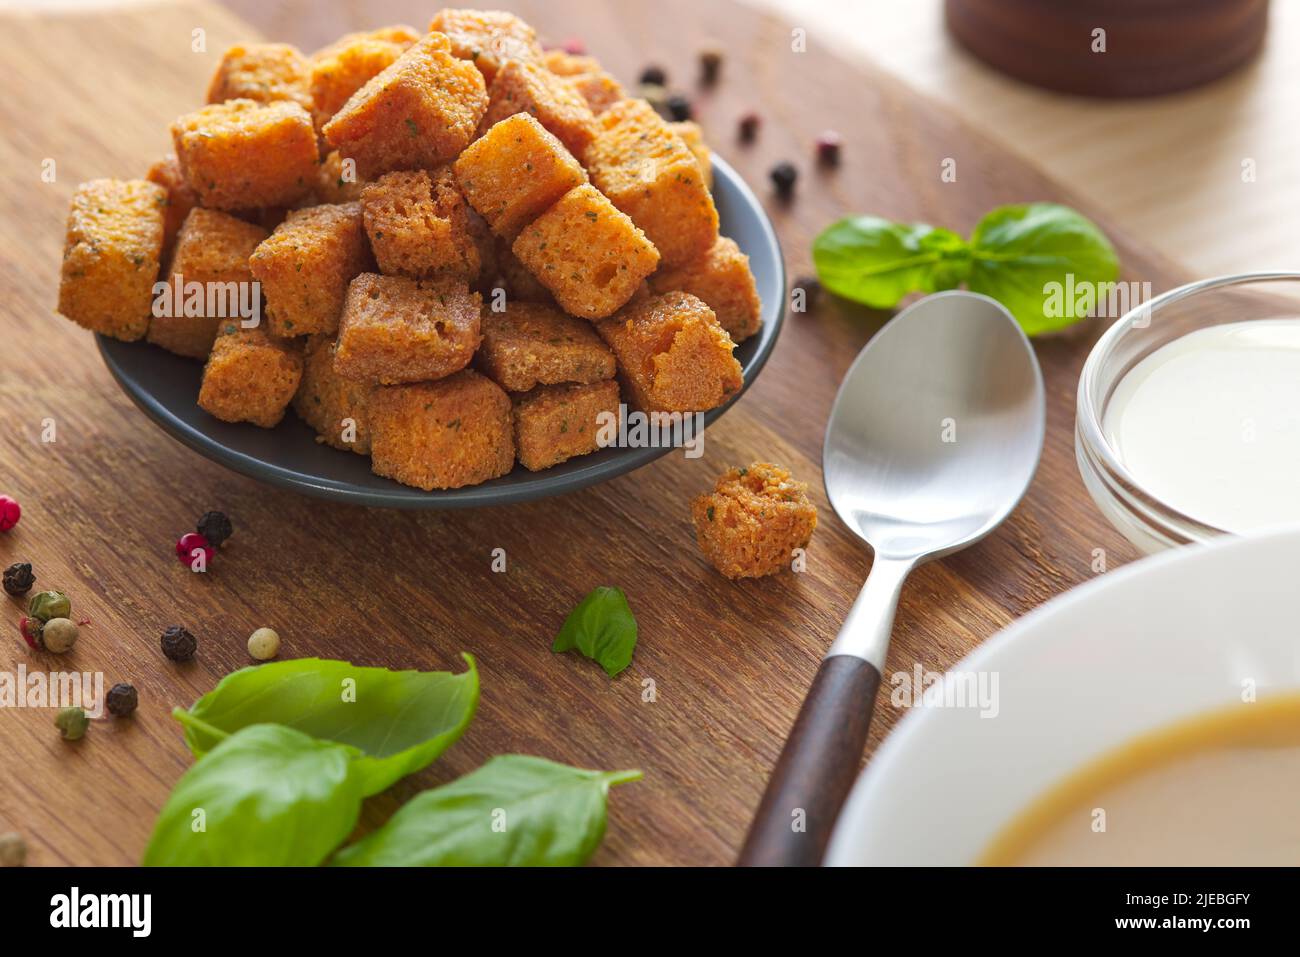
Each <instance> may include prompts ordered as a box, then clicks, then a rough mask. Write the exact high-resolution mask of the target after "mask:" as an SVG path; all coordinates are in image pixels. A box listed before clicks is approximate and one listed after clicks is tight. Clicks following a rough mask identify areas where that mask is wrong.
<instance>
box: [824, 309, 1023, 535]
mask: <svg viewBox="0 0 1300 957" xmlns="http://www.w3.org/2000/svg"><path fill="white" fill-rule="evenodd" d="M1044 415H1045V413H1044V403H1043V379H1042V373H1041V372H1040V371H1039V368H1038V363H1037V361H1036V360H1035V358H1034V354H1033V349H1032V347H1031V346H1030V345H1029V340H1027V339H1026V338H1025V334H1024V333H1023V332H1022V331H1021V329H1020V326H1019V325H1018V324H1017V323H1016V322H1015V320H1014V319H1012V318H1011V316H1010V315H1009V314H1008V313H1007V311H1006V309H1005V308H1003V307H1002V305H1001V304H999V303H998V302H996V301H995V300H993V299H989V298H988V297H987V296H981V295H978V294H976V293H969V292H959V291H953V292H941V293H936V294H935V295H933V296H929V297H927V298H925V299H922V300H921V301H920V302H918V303H916V304H915V305H914V306H912V307H910V308H909V309H906V310H904V311H903V312H901V313H899V315H898V316H897V317H896V318H895V319H894V320H893V321H891V322H889V323H888V324H886V325H885V327H884V328H883V329H881V330H880V332H879V333H877V334H876V335H875V337H874V338H872V340H871V341H870V342H869V343H868V344H867V346H866V348H864V349H863V350H862V352H861V353H859V354H858V357H857V359H855V360H854V362H853V365H852V366H850V367H849V371H848V373H847V374H846V375H845V377H844V383H843V384H842V385H841V386H840V391H839V394H838V395H837V396H836V398H835V405H834V406H833V407H832V409H831V416H830V422H829V423H828V424H827V427H826V442H825V445H824V447H823V450H822V470H823V475H824V477H825V482H826V494H827V497H828V498H829V499H830V501H831V505H832V506H833V507H834V509H835V512H836V514H838V515H839V517H840V519H841V520H842V521H843V522H844V524H846V525H847V526H848V527H849V528H850V529H852V530H853V531H854V532H855V533H856V534H857V535H858V536H859V537H860V538H863V539H865V540H866V541H867V542H869V543H870V544H871V546H872V550H873V551H874V553H875V554H876V555H877V556H878V557H887V558H905V557H908V556H911V557H913V558H915V559H917V560H925V559H929V558H938V557H940V556H943V555H947V554H950V553H952V552H955V551H957V550H958V549H961V548H965V547H966V546H967V545H969V544H971V543H972V542H975V541H978V540H979V539H981V538H983V537H984V536H985V535H987V534H988V533H989V532H991V531H992V530H993V529H994V528H996V527H997V526H998V525H999V524H1000V523H1001V522H1002V520H1003V519H1004V518H1005V517H1006V516H1007V514H1008V513H1009V512H1010V511H1011V509H1013V508H1014V507H1015V505H1016V503H1017V502H1019V501H1020V498H1021V496H1023V495H1024V492H1025V489H1026V488H1027V487H1028V485H1029V481H1030V479H1032V478H1033V475H1034V470H1035V468H1036V467H1037V464H1038V457H1039V453H1040V452H1041V450H1042V445H1043V430H1044Z"/></svg>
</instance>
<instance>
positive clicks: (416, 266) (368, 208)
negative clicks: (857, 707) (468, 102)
mask: <svg viewBox="0 0 1300 957" xmlns="http://www.w3.org/2000/svg"><path fill="white" fill-rule="evenodd" d="M361 212H362V216H363V218H364V220H365V224H366V235H367V236H369V237H370V248H371V249H372V250H374V253H375V261H376V262H377V263H378V264H379V271H380V272H382V273H384V274H386V275H401V276H412V277H414V278H417V279H419V278H427V277H430V276H433V275H436V274H442V275H454V276H460V277H462V278H464V279H468V280H475V279H477V278H478V274H479V269H480V267H481V262H480V258H479V250H478V245H477V244H476V243H475V240H474V235H473V233H472V230H471V226H470V218H469V214H470V209H469V207H468V206H467V205H466V204H465V199H464V197H463V196H461V194H460V190H458V189H457V188H456V179H455V177H454V176H453V175H452V173H451V169H450V168H449V167H446V166H443V167H440V168H438V169H436V170H432V171H430V170H412V171H400V172H394V173H385V174H384V175H383V176H381V177H379V179H377V180H375V181H374V182H373V183H371V184H370V185H368V186H367V187H366V188H365V189H364V190H362V193H361Z"/></svg>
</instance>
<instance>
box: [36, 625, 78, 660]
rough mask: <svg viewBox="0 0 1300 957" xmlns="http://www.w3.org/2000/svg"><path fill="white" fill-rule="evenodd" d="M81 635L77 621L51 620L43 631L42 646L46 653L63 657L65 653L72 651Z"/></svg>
mask: <svg viewBox="0 0 1300 957" xmlns="http://www.w3.org/2000/svg"><path fill="white" fill-rule="evenodd" d="M80 633H81V632H80V629H78V628H77V623H76V622H75V621H72V620H70V619H68V618H51V619H50V620H49V621H47V622H46V623H45V627H44V628H42V629H41V644H42V645H44V646H45V650H46V651H52V652H54V653H55V654H56V655H61V654H63V653H64V652H65V651H71V650H72V646H73V645H75V644H76V643H77V637H78V636H79V635H80Z"/></svg>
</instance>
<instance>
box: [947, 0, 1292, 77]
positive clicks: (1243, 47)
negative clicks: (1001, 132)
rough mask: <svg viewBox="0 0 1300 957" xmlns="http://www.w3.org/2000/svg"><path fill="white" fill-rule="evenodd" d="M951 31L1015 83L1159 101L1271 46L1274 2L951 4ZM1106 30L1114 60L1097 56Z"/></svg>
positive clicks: (981, 0) (1026, 0) (959, 0)
mask: <svg viewBox="0 0 1300 957" xmlns="http://www.w3.org/2000/svg"><path fill="white" fill-rule="evenodd" d="M944 7H945V10H944V12H945V17H946V20H947V23H948V30H949V31H950V32H951V33H952V34H953V36H955V37H956V38H957V39H958V40H959V41H960V42H961V43H962V45H963V46H965V47H966V48H967V49H968V50H970V51H971V52H972V53H974V54H975V55H976V56H977V57H979V58H980V59H981V60H984V61H985V62H987V63H989V64H990V65H992V66H994V67H996V68H997V69H999V70H1001V71H1002V72H1004V73H1007V74H1010V75H1011V76H1014V77H1016V78H1017V79H1020V80H1024V81H1025V82H1027V83H1033V84H1035V85H1037V86H1042V87H1046V88H1048V89H1050V90H1059V91H1061V92H1064V93H1077V94H1081V95H1084V96H1100V97H1133V96H1156V95H1158V94H1162V93H1173V92H1175V91H1177V90H1186V89H1189V88H1191V87H1194V86H1200V85H1201V84H1203V83H1209V82H1210V81H1211V80H1217V79H1218V78H1219V77H1221V76H1224V75H1226V74H1228V73H1230V72H1232V71H1233V70H1235V69H1237V68H1238V67H1240V66H1242V65H1243V64H1245V63H1247V62H1249V61H1250V60H1251V59H1252V58H1253V57H1254V56H1255V55H1256V54H1257V53H1258V52H1259V50H1260V47H1261V46H1263V43H1264V34H1265V32H1266V31H1267V29H1268V0H945V3H944ZM1099 28H1100V29H1103V30H1105V43H1106V52H1104V53H1098V52H1094V51H1093V45H1094V31H1095V30H1097V29H1099Z"/></svg>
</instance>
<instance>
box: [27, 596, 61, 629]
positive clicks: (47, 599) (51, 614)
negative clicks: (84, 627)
mask: <svg viewBox="0 0 1300 957" xmlns="http://www.w3.org/2000/svg"><path fill="white" fill-rule="evenodd" d="M27 614H28V615H30V616H31V617H32V618H39V619H40V620H41V621H43V622H45V621H49V620H50V619H51V618H67V617H68V616H70V615H71V614H72V602H71V601H69V600H68V596H67V595H65V594H63V592H61V591H42V592H37V593H36V594H35V595H33V596H32V597H31V600H30V601H29V602H27Z"/></svg>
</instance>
